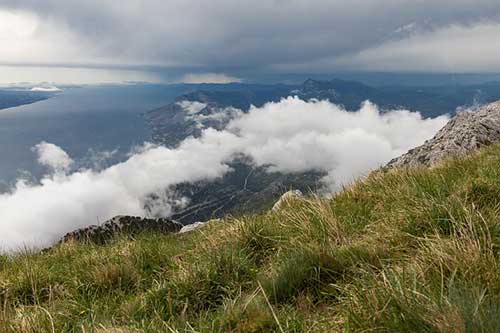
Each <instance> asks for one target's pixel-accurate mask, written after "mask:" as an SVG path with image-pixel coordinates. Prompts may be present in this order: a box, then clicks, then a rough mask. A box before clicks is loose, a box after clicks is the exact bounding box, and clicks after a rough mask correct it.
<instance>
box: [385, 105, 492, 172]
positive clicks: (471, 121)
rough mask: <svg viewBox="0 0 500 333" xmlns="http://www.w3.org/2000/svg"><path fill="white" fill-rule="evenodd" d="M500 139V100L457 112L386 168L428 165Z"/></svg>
mask: <svg viewBox="0 0 500 333" xmlns="http://www.w3.org/2000/svg"><path fill="white" fill-rule="evenodd" d="M497 141H500V101H497V102H494V103H491V104H488V105H485V106H483V107H481V108H479V109H477V110H475V111H463V112H460V113H458V114H457V115H456V116H455V117H454V118H453V119H451V120H450V121H449V122H448V124H446V125H445V126H444V127H443V128H442V129H441V130H440V131H439V132H438V133H437V134H436V135H435V136H434V138H432V139H430V140H428V141H426V142H425V143H424V144H423V145H421V146H419V147H417V148H414V149H411V150H410V151H408V152H407V153H406V154H404V155H402V156H400V157H398V158H395V159H393V160H392V161H390V162H389V163H388V164H387V165H386V167H385V169H391V168H400V167H418V166H431V165H433V164H435V163H436V162H439V161H441V160H443V159H444V158H446V157H450V156H457V155H458V156H459V155H465V154H467V153H470V152H472V151H474V150H477V149H479V148H481V147H485V146H488V145H490V144H492V143H495V142H497Z"/></svg>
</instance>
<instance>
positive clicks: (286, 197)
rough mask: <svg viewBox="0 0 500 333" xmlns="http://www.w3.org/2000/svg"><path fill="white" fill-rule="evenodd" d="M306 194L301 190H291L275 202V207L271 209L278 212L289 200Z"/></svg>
mask: <svg viewBox="0 0 500 333" xmlns="http://www.w3.org/2000/svg"><path fill="white" fill-rule="evenodd" d="M303 196H304V195H303V194H302V192H301V191H299V190H291V191H288V192H286V193H284V194H283V195H282V196H281V198H280V199H279V200H278V201H277V202H276V203H275V204H274V206H273V208H272V209H271V211H272V212H276V211H278V210H280V209H281V208H282V207H283V205H284V204H286V203H287V202H288V201H290V200H293V199H297V198H302V197H303Z"/></svg>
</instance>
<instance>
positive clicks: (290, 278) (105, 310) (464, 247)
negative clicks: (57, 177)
mask: <svg viewBox="0 0 500 333" xmlns="http://www.w3.org/2000/svg"><path fill="white" fill-rule="evenodd" d="M499 165H500V147H499V146H494V147H491V148H489V149H486V150H484V151H482V152H480V153H478V154H475V155H473V156H471V157H468V158H463V159H454V160H449V161H446V162H444V163H443V164H442V165H439V166H437V167H434V168H431V169H417V170H397V171H390V172H386V173H384V172H377V173H373V174H372V175H370V176H369V177H367V178H366V179H364V180H361V181H359V182H357V183H356V184H354V185H353V186H351V187H349V188H346V189H345V190H343V191H342V192H340V193H338V194H336V195H335V196H334V197H333V198H331V199H322V198H317V197H312V198H307V199H298V200H290V201H289V202H287V203H286V205H284V207H282V208H281V209H280V210H279V211H277V212H273V213H263V214H260V215H254V216H243V217H238V218H226V219H225V220H224V221H223V222H221V223H214V224H211V225H209V226H208V227H206V228H203V229H200V230H197V231H194V232H192V233H189V234H184V235H169V236H165V235H154V234H143V235H139V236H138V237H137V239H135V240H130V239H125V238H117V239H115V240H114V241H113V242H111V243H110V244H107V245H104V246H98V245H92V244H78V243H68V244H62V245H58V246H56V247H55V248H53V249H52V250H50V251H48V252H44V253H33V252H29V251H25V252H24V253H18V254H14V255H7V256H6V255H3V256H0V332H158V331H162V332H342V331H343V332H498V331H500V319H499V318H500V271H499V264H498V260H499V248H500V247H499V246H500V214H499V213H500V167H499Z"/></svg>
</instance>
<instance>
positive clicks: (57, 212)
mask: <svg viewBox="0 0 500 333" xmlns="http://www.w3.org/2000/svg"><path fill="white" fill-rule="evenodd" d="M447 119H448V118H447V117H444V116H443V117H439V118H436V119H422V118H421V116H420V115H419V114H418V113H412V112H409V111H394V112H387V113H381V112H380V111H379V110H378V109H377V107H376V106H374V105H373V104H370V103H365V104H364V105H363V106H362V108H361V109H360V110H359V111H357V112H347V111H345V110H343V109H341V108H340V107H338V106H336V105H333V104H331V103H329V102H326V101H322V102H318V101H310V102H304V101H301V100H299V99H298V98H293V97H290V98H288V99H284V100H282V101H281V102H278V103H269V104H266V105H264V106H263V107H262V108H255V107H253V108H252V109H251V110H250V112H249V113H248V114H245V115H240V116H239V117H238V118H236V119H234V120H232V121H231V122H230V123H229V125H228V126H227V129H226V130H222V131H217V130H214V129H206V130H204V131H203V134H202V136H201V138H199V139H194V138H189V139H186V140H185V141H183V142H182V143H181V144H180V145H179V147H178V148H176V149H168V148H165V147H156V146H153V145H150V144H148V145H145V146H144V147H143V148H142V149H141V150H136V151H135V152H134V155H132V156H131V157H130V158H129V159H128V160H127V161H125V162H123V163H119V164H116V165H113V166H111V167H109V168H106V169H104V170H101V171H92V170H79V171H76V172H73V173H70V174H64V173H61V172H59V173H55V174H50V175H47V176H45V177H44V178H43V179H42V180H41V183H40V184H27V183H26V182H22V181H19V182H18V183H17V185H16V187H15V188H14V189H12V191H11V192H10V193H4V194H1V195H0V235H1V236H0V247H3V248H4V249H11V250H12V249H16V248H19V247H22V246H23V245H28V246H47V245H49V244H50V243H51V242H53V241H55V240H56V239H58V238H59V237H61V236H62V234H64V233H65V232H68V231H71V230H73V229H75V228H78V227H82V226H86V225H89V224H93V223H95V222H96V221H104V220H107V219H109V218H111V217H113V216H115V215H120V214H131V215H145V214H146V213H147V212H146V210H145V208H144V206H145V203H146V201H147V198H148V196H149V195H150V194H152V193H157V194H159V195H160V200H157V201H156V202H155V203H154V204H153V205H152V209H153V211H152V212H150V213H151V214H161V215H168V214H169V213H170V211H171V208H172V205H179V204H182V203H186V199H185V198H178V196H177V195H176V194H175V193H171V192H167V194H166V195H164V193H165V192H164V190H165V189H168V188H169V187H170V186H172V185H175V184H178V183H183V182H193V181H199V180H203V179H214V178H217V177H220V176H222V175H223V174H225V173H226V172H228V171H229V170H230V168H229V166H228V162H229V161H231V159H232V157H233V156H234V154H239V153H244V154H248V155H250V156H251V157H253V159H254V160H255V163H257V164H263V165H267V164H272V165H273V166H272V169H273V170H280V171H307V170H311V169H319V170H323V171H326V172H327V173H328V176H327V177H326V178H325V182H326V183H327V185H329V186H330V188H331V189H332V190H335V189H336V188H338V186H339V185H340V184H343V183H348V182H350V181H351V180H352V179H353V178H355V177H359V176H361V175H364V174H366V173H367V172H368V171H369V170H371V169H373V168H376V167H378V166H379V165H381V164H383V163H385V162H387V161H388V160H390V159H391V158H392V157H395V156H397V155H399V154H401V153H403V152H404V151H406V150H407V149H408V148H411V147H413V146H415V145H418V144H420V143H423V141H424V140H426V139H428V138H430V137H431V136H432V135H433V134H434V133H435V132H436V131H437V130H438V129H439V128H440V127H442V126H443V125H444V123H445V122H446V121H447ZM36 150H37V151H38V153H39V161H40V162H41V163H43V164H44V165H48V166H51V167H53V168H54V169H60V170H67V168H68V167H69V165H70V164H71V163H70V159H69V157H68V156H67V154H65V153H64V152H63V151H62V150H61V149H60V148H58V147H56V146H53V145H51V144H47V143H42V144H40V145H38V146H37V148H36Z"/></svg>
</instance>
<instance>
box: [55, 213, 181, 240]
mask: <svg viewBox="0 0 500 333" xmlns="http://www.w3.org/2000/svg"><path fill="white" fill-rule="evenodd" d="M181 228H182V225H181V224H180V223H178V222H175V221H172V220H169V219H164V218H158V219H155V218H145V217H138V216H123V215H122V216H116V217H114V218H112V219H111V220H108V221H106V222H104V223H103V224H101V225H91V226H89V227H86V228H81V229H77V230H74V231H72V232H69V233H67V234H66V235H64V237H63V238H62V239H61V240H60V241H59V243H67V242H73V241H77V242H90V243H95V244H105V243H107V242H108V241H110V240H112V239H113V238H114V237H115V236H116V235H119V234H121V235H126V236H131V237H132V236H134V235H137V234H139V233H141V232H156V233H162V234H169V233H175V232H178V231H179V230H181Z"/></svg>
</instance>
